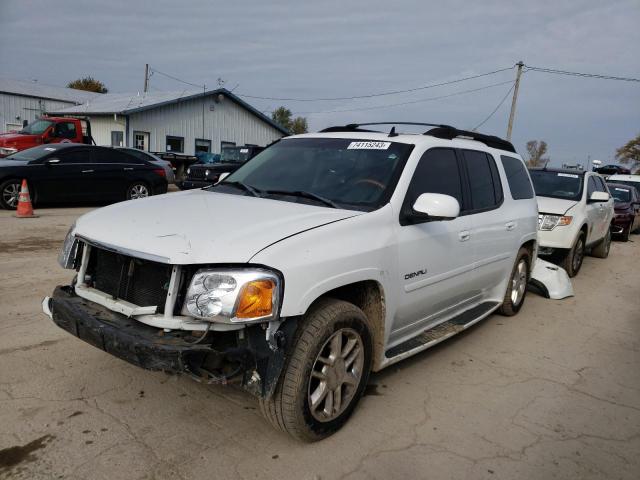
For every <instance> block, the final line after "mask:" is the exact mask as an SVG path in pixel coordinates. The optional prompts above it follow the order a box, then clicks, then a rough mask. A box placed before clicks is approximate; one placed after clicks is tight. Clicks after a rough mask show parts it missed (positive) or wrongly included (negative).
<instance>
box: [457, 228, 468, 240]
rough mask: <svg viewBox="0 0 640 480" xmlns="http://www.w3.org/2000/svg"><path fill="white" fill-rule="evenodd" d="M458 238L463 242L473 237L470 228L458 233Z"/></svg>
mask: <svg viewBox="0 0 640 480" xmlns="http://www.w3.org/2000/svg"><path fill="white" fill-rule="evenodd" d="M458 238H459V239H460V241H461V242H466V241H467V240H469V239H470V238H471V233H470V232H469V231H468V230H463V231H462V232H460V233H458Z"/></svg>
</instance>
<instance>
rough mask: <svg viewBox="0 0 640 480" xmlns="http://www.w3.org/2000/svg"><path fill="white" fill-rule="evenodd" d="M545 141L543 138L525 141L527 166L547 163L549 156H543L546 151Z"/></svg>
mask: <svg viewBox="0 0 640 480" xmlns="http://www.w3.org/2000/svg"><path fill="white" fill-rule="evenodd" d="M547 148H548V147H547V142H545V141H544V140H540V141H538V140H530V141H528V142H527V153H528V154H529V159H528V160H527V166H529V167H544V166H545V165H546V164H547V163H549V160H550V159H549V157H545V156H544V154H545V153H547Z"/></svg>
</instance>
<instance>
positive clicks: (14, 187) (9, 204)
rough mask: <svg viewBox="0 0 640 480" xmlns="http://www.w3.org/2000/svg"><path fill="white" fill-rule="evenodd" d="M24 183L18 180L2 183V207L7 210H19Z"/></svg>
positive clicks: (0, 186)
mask: <svg viewBox="0 0 640 480" xmlns="http://www.w3.org/2000/svg"><path fill="white" fill-rule="evenodd" d="M21 185H22V182H21V181H20V180H18V179H16V178H12V179H11V180H6V181H4V182H2V183H0V207H2V208H3V209H5V210H15V209H16V208H18V196H19V194H20V187H21Z"/></svg>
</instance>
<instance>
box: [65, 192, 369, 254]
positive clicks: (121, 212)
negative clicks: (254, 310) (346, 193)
mask: <svg viewBox="0 0 640 480" xmlns="http://www.w3.org/2000/svg"><path fill="white" fill-rule="evenodd" d="M362 213H363V212H357V211H352V210H338V209H333V208H325V207H321V206H315V205H303V204H297V203H292V202H284V201H278V200H270V199H264V198H255V197H246V196H242V195H233V194H224V193H214V192H208V191H204V190H190V191H186V192H180V193H170V194H166V195H161V196H158V197H151V198H147V199H143V200H131V201H127V202H121V203H117V204H115V205H111V206H108V207H105V208H101V209H99V210H94V211H93V212H89V213H87V214H86V215H83V216H82V217H80V218H79V219H78V221H77V222H76V229H75V234H76V235H77V236H79V237H82V238H85V239H87V240H89V241H93V242H96V243H99V244H102V245H105V246H108V247H112V248H114V249H116V250H121V251H123V252H125V253H129V254H131V255H136V253H142V254H145V255H144V256H146V257H149V258H153V259H155V260H157V261H162V262H166V263H171V264H174V265H185V264H203V263H245V262H248V261H249V260H250V259H251V257H253V256H254V255H255V254H256V253H257V252H258V251H260V250H262V249H263V248H265V247H267V246H269V245H271V244H273V243H276V242H278V241H279V240H282V239H283V238H285V237H290V236H292V235H295V234H297V233H299V232H302V231H304V230H309V229H312V228H316V227H319V226H321V225H325V224H327V223H332V222H336V221H339V220H343V219H346V218H349V217H353V216H357V215H361V214H362Z"/></svg>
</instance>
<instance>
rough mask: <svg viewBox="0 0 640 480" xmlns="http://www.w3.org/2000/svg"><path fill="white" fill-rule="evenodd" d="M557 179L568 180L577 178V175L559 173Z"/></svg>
mask: <svg viewBox="0 0 640 480" xmlns="http://www.w3.org/2000/svg"><path fill="white" fill-rule="evenodd" d="M558 176H559V177H569V178H578V177H579V175H576V174H574V173H559V174H558Z"/></svg>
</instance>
